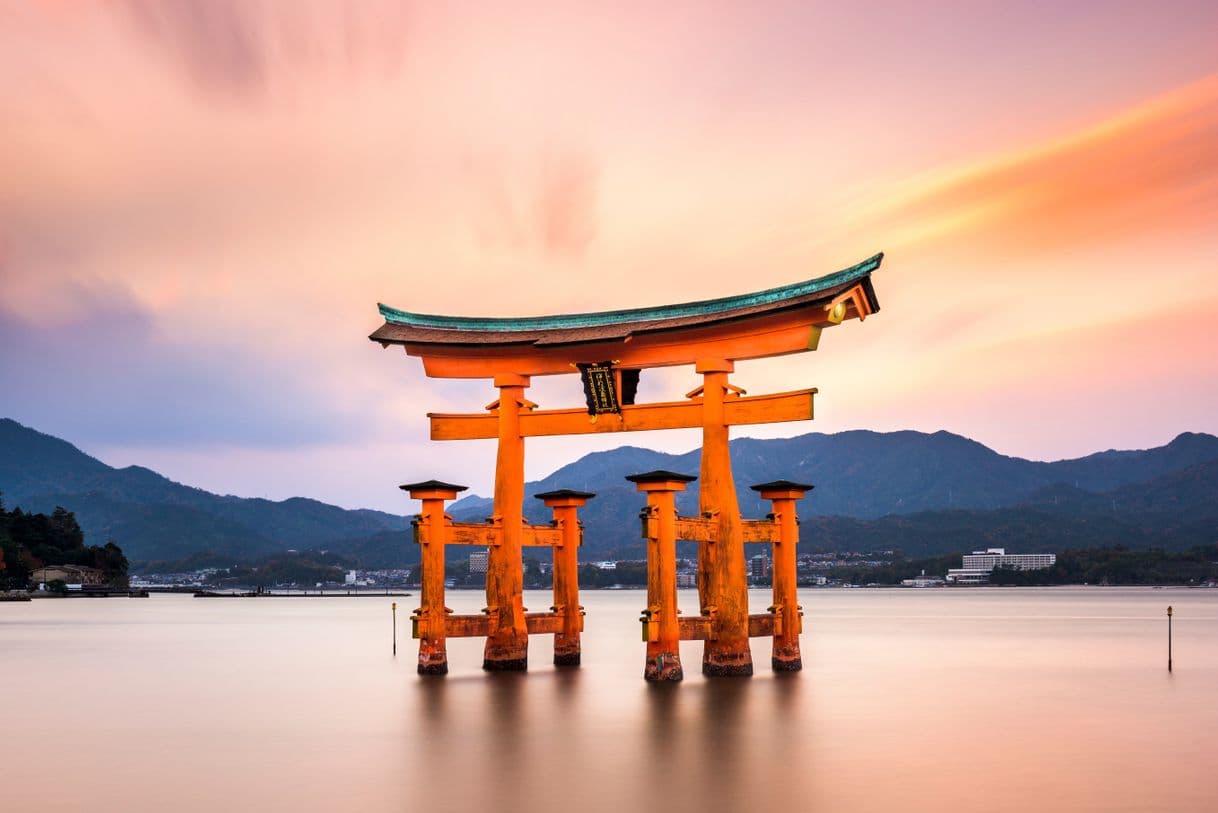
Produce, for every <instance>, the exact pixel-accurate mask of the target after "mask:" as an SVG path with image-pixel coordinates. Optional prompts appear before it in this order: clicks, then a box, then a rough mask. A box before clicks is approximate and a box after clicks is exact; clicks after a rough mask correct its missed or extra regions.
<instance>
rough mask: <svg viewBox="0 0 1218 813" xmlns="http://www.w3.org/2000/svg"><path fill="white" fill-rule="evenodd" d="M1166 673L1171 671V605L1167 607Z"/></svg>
mask: <svg viewBox="0 0 1218 813" xmlns="http://www.w3.org/2000/svg"><path fill="white" fill-rule="evenodd" d="M1167 671H1168V672H1170V671H1171V605H1170V604H1169V605H1168V606H1167Z"/></svg>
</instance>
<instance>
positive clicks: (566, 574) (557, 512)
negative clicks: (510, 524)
mask: <svg viewBox="0 0 1218 813" xmlns="http://www.w3.org/2000/svg"><path fill="white" fill-rule="evenodd" d="M533 496H534V497H536V498H537V499H539V500H542V501H544V502H545V504H546V506H547V507H548V508H550V509H552V510H553V511H554V523H555V524H556V525H557V526H558V529H559V530H560V531H561V532H562V545H560V546H559V547H556V548H555V549H554V606H553V607H551V608H550V609H551V610H553V611H554V612H556V613H559V614H561V615H562V618H563V621H562V632H559V633H556V634H555V635H554V665H555V666H579V661H580V641H579V638H580V633H581V632H582V631H583V629H584V608H583V607H581V606H580V603H579V547H580V545H582V544H583V535H584V532H583V527H582V525H581V524H580V521H579V509H580V508H582V507H583V506H585V505H587V504H588V500H590V499H592V498H593V497H595V496H596V495H595V494H592V493H590V492H587V491H572V490H570V489H560V490H558V491H547V492H545V493H544V494H534V495H533Z"/></svg>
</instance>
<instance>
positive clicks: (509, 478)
mask: <svg viewBox="0 0 1218 813" xmlns="http://www.w3.org/2000/svg"><path fill="white" fill-rule="evenodd" d="M528 385H529V377H528V376H523V375H509V374H504V375H497V376H495V386H496V387H498V388H499V400H498V402H497V404H498V405H497V407H496V412H497V413H498V424H499V433H498V434H499V450H498V453H497V455H496V457H495V520H496V522H497V523H498V525H499V526H500V538H499V544H498V545H495V546H493V547H492V548H490V549H489V550H488V551H487V568H486V606H487V613H488V614H489V615H490V617H491V634H490V635H488V636H487V638H486V647H485V648H484V650H483V654H482V668H483V669H486V670H488V671H492V672H523V671H525V670H526V669H528V667H529V631H528V627H527V626H526V624H525V618H524V563H523V561H522V558H521V545H522V543H523V538H524V438H523V437H522V436H521V434H520V410H521V407H522V405H523V402H524V388H525V387H527V386H528Z"/></svg>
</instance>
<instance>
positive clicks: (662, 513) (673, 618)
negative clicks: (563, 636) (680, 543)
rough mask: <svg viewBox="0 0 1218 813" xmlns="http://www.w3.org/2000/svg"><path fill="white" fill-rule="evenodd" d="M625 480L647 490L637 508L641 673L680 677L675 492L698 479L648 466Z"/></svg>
mask: <svg viewBox="0 0 1218 813" xmlns="http://www.w3.org/2000/svg"><path fill="white" fill-rule="evenodd" d="M626 479H627V480H629V481H630V482H632V483H634V484H635V485H636V486H637V487H638V489H639V491H642V492H644V493H645V494H646V495H647V507H646V508H645V509H644V511H643V522H644V529H645V534H644V535H645V536H646V538H647V609H645V610H644V611H643V617H642V619H641V620H642V622H643V637H644V640H646V641H647V661H646V663H645V665H644V667H643V677H644V678H645V679H647V680H650V681H657V682H658V681H675V680H681V679H682V678H683V677H685V672H684V670H682V668H681V648H680V643H681V625H680V621H679V620H678V618H677V504H676V494H677V492H678V491H684V490H685V485H686V483H691V482H693V481H694V480H696V479H698V478H696V477H691V476H690V475H688V474H677V473H675V472H671V471H652V472H647V473H646V474H632V475H630V476H629V477H627V478H626Z"/></svg>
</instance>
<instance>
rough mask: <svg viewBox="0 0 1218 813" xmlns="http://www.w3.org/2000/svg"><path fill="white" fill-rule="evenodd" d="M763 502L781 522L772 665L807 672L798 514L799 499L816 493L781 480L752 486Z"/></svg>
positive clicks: (775, 554) (776, 546)
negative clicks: (797, 554) (802, 638)
mask: <svg viewBox="0 0 1218 813" xmlns="http://www.w3.org/2000/svg"><path fill="white" fill-rule="evenodd" d="M752 489H753V490H754V491H757V492H760V494H761V498H762V499H763V500H769V501H770V504H771V505H772V506H773V508H772V513H773V515H774V521H775V522H776V523H778V539H777V540H776V541H775V542H774V544H773V554H772V555H773V560H774V565H773V577H774V580H773V584H774V604H773V605H772V606H771V608H770V612H772V613H773V614H774V655H773V657H772V658H771V661H770V663H771V666H772V667H773V669H774V671H775V672H798V671H799V670H801V669H803V659H802V658H801V657H800V653H799V634H800V632H802V631H803V614H802V612H800V607H799V595H798V591H797V586H798V583H799V582H798V574H797V572H796V563H795V547H796V545H798V544H799V518H798V517H797V516H796V514H795V502H796V500H801V499H803V497H804V495H805V494H807V493H808V492H809V491H811V490H812V486H810V485H807V484H805V483H793V482H791V481H790V480H777V481H775V482H773V483H762V484H760V485H755V486H752Z"/></svg>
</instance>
